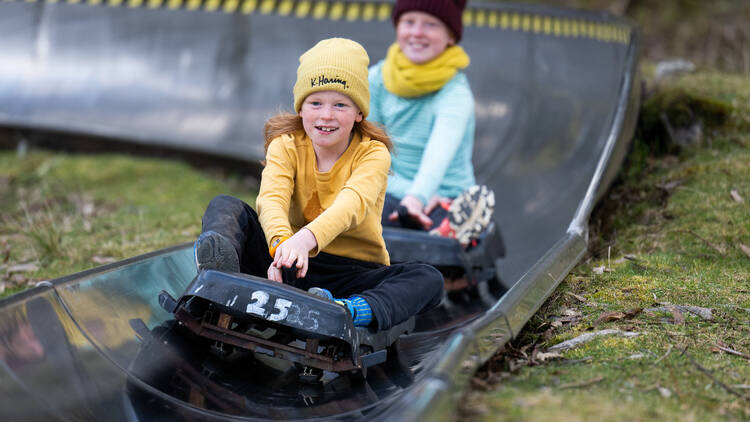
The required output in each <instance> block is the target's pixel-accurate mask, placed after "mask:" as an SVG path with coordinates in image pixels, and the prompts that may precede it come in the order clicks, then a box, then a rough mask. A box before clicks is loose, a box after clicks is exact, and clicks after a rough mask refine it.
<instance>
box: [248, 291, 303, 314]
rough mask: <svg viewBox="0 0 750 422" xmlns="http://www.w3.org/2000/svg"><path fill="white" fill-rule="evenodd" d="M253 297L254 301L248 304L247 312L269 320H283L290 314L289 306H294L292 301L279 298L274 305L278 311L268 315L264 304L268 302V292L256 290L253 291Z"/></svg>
mask: <svg viewBox="0 0 750 422" xmlns="http://www.w3.org/2000/svg"><path fill="white" fill-rule="evenodd" d="M251 298H252V302H250V303H248V304H247V309H246V312H247V313H250V314H255V315H258V316H261V317H263V318H265V319H267V320H269V321H281V320H283V319H285V318H286V317H287V315H289V307H290V306H292V302H291V301H289V300H286V299H282V298H278V299H276V301H275V302H274V305H273V308H274V309H275V310H277V311H278V312H275V313H273V314H270V315H267V312H266V310H265V308H264V306H265V305H266V303H268V299H269V296H268V293H266V292H264V291H262V290H256V291H254V292H253V295H252V296H251Z"/></svg>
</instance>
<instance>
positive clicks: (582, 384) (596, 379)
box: [557, 375, 604, 390]
mask: <svg viewBox="0 0 750 422" xmlns="http://www.w3.org/2000/svg"><path fill="white" fill-rule="evenodd" d="M603 379H604V376H603V375H599V376H598V377H594V378H592V379H590V380H588V381H583V382H576V383H567V384H562V385H560V386H558V387H557V388H559V389H561V390H562V389H565V388H581V387H588V386H589V385H592V384H596V383H597V382H599V381H602V380H603Z"/></svg>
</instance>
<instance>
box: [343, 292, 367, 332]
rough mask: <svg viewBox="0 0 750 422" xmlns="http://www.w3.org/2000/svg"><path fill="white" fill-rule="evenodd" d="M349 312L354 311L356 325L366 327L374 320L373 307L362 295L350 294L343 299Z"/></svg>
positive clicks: (353, 316) (353, 317)
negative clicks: (347, 297)
mask: <svg viewBox="0 0 750 422" xmlns="http://www.w3.org/2000/svg"><path fill="white" fill-rule="evenodd" d="M341 301H342V302H344V303H346V307H347V308H349V312H351V313H352V319H353V320H354V326H355V327H366V326H368V325H370V323H371V322H372V308H370V304H369V303H367V301H366V300H365V299H364V298H362V297H361V296H350V297H349V299H343V300H341Z"/></svg>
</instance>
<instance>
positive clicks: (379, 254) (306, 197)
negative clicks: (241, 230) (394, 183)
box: [256, 132, 391, 265]
mask: <svg viewBox="0 0 750 422" xmlns="http://www.w3.org/2000/svg"><path fill="white" fill-rule="evenodd" d="M390 165H391V156H390V153H389V152H388V149H387V148H386V146H385V145H384V144H383V143H382V142H379V141H374V140H372V139H370V138H367V137H364V138H362V137H360V136H359V135H356V134H355V135H354V137H353V139H352V141H351V143H350V144H349V147H348V148H347V149H346V151H345V152H344V154H343V155H341V157H339V159H338V160H336V163H335V164H334V165H333V167H332V168H331V170H330V171H328V172H320V171H318V170H317V160H316V158H315V150H314V149H313V146H312V141H311V140H310V138H309V137H308V136H307V135H306V134H305V133H304V132H299V133H294V134H287V135H282V136H279V137H278V138H276V139H274V140H273V141H272V142H271V144H270V145H269V146H268V152H267V153H266V167H265V168H264V169H263V175H262V176H261V182H260V192H259V193H258V198H257V200H256V206H257V210H258V217H259V219H260V224H261V226H262V227H263V232H264V233H265V235H266V241H267V242H268V243H269V244H270V243H271V241H272V240H273V239H275V238H277V237H279V236H292V234H294V233H296V232H297V231H299V230H300V229H302V228H303V227H305V228H307V229H309V230H310V231H311V232H312V233H313V234H314V235H315V239H316V240H317V241H318V247H317V248H316V249H313V250H312V251H311V252H310V255H311V256H315V255H317V254H318V253H319V252H320V251H323V252H325V253H329V254H332V255H338V256H344V257H348V258H354V259H359V260H362V261H368V262H376V263H381V264H386V265H390V258H389V257H388V251H387V250H386V249H385V241H384V240H383V227H382V225H381V223H380V215H381V213H382V212H383V201H384V200H385V188H386V184H387V180H388V169H389V168H390Z"/></svg>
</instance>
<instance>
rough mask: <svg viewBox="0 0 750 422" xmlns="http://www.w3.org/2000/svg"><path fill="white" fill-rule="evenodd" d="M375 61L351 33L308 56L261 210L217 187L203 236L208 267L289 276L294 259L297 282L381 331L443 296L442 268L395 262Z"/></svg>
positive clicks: (270, 147)
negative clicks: (370, 79) (374, 94)
mask: <svg viewBox="0 0 750 422" xmlns="http://www.w3.org/2000/svg"><path fill="white" fill-rule="evenodd" d="M368 64H369V57H368V56H367V53H366V52H365V50H364V48H362V46H361V45H359V44H357V43H356V42H354V41H351V40H347V39H341V38H332V39H327V40H323V41H321V42H319V43H318V44H317V45H315V46H314V47H313V48H311V49H310V50H308V51H307V52H306V53H304V54H303V55H302V56H301V57H300V64H299V68H298V69H297V82H296V83H295V85H294V91H293V92H294V108H295V111H297V113H298V114H280V115H277V116H275V117H272V118H271V119H269V120H268V122H266V127H265V147H266V166H265V168H264V170H263V174H262V178H261V185H260V192H259V194H258V198H257V209H258V214H256V213H255V211H253V209H252V208H250V206H248V205H247V204H245V203H244V202H242V201H241V200H239V199H237V198H233V197H229V196H218V197H216V198H214V199H213V200H212V201H211V203H210V204H209V206H208V208H207V210H206V212H205V214H204V216H203V233H202V234H201V235H200V237H199V238H198V240H197V241H196V243H195V247H194V249H195V257H196V264H197V265H198V269H199V270H201V269H209V268H212V269H220V270H225V271H235V272H238V271H240V270H241V271H242V272H246V273H249V274H252V275H255V276H261V277H265V276H267V277H268V278H269V279H271V280H275V281H278V282H282V275H281V273H282V269H283V268H292V267H293V266H294V268H296V270H297V271H296V276H297V277H298V280H297V281H296V286H297V287H299V288H303V289H310V291H311V292H312V293H315V294H318V295H321V296H324V297H327V298H328V299H331V300H335V301H336V302H338V303H340V304H342V305H344V306H346V307H347V308H348V309H349V311H350V313H351V315H352V318H353V320H354V324H355V325H357V326H367V325H370V324H374V326H375V327H377V329H379V330H383V329H387V328H390V327H392V326H393V325H395V324H398V323H400V322H403V321H405V320H406V319H408V318H409V317H411V316H412V315H415V314H417V313H419V312H422V311H424V310H427V309H429V308H431V307H433V306H436V305H437V304H439V303H440V300H441V299H442V296H443V290H442V289H443V278H442V275H441V274H440V272H438V271H437V270H436V269H434V268H433V267H431V266H429V265H426V264H416V263H407V264H397V265H389V264H390V260H389V256H388V252H387V251H386V249H385V242H384V240H383V237H382V226H381V224H380V215H381V212H382V209H383V201H384V198H385V187H386V182H387V174H388V169H389V166H390V154H389V150H390V147H391V143H390V140H389V139H388V136H387V135H386V134H385V132H383V131H382V130H381V129H379V128H378V127H376V126H375V125H373V124H372V123H369V122H368V121H366V120H365V118H366V117H367V114H368V110H369V100H370V98H369V96H370V94H369V90H368V85H367V66H368ZM333 297H337V298H343V299H333Z"/></svg>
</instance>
